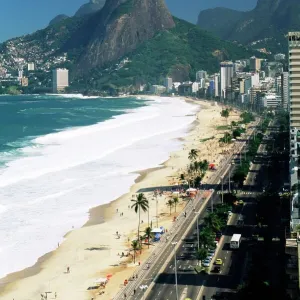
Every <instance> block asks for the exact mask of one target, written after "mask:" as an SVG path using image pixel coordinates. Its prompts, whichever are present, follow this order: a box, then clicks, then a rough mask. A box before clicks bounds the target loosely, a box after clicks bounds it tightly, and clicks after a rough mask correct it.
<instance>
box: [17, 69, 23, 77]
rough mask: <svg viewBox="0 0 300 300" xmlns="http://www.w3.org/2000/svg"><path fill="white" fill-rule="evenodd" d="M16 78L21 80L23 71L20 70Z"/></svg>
mask: <svg viewBox="0 0 300 300" xmlns="http://www.w3.org/2000/svg"><path fill="white" fill-rule="evenodd" d="M18 78H19V80H21V79H22V78H23V70H22V69H19V70H18Z"/></svg>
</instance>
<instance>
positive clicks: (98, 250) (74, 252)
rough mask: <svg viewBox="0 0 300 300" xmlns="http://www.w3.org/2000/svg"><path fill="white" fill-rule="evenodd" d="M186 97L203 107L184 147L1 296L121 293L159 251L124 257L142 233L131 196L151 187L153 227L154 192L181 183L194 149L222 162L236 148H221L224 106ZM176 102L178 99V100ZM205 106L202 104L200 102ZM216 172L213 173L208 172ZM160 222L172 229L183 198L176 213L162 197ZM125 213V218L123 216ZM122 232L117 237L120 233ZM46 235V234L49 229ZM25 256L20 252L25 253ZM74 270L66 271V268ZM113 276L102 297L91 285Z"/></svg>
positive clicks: (25, 299) (21, 299)
mask: <svg viewBox="0 0 300 300" xmlns="http://www.w3.org/2000/svg"><path fill="white" fill-rule="evenodd" d="M186 100H187V101H191V102H194V103H195V105H199V104H200V105H201V110H200V111H199V112H198V113H197V117H196V116H195V118H196V120H195V122H194V123H193V124H192V126H191V129H190V131H189V134H188V135H187V136H186V137H179V138H180V139H181V140H182V141H183V147H182V150H180V151H177V152H175V153H171V154H170V158H169V160H168V161H166V162H165V163H164V164H163V165H162V166H161V167H158V168H155V169H149V170H144V171H141V172H139V173H140V177H139V178H138V179H137V180H136V183H135V184H134V185H133V186H132V187H131V190H130V192H129V193H128V194H126V195H123V196H122V197H120V198H119V199H117V200H115V201H113V202H111V203H110V204H108V205H102V206H99V207H96V208H93V209H91V211H90V220H89V221H88V222H87V223H86V224H85V226H83V227H82V228H80V229H76V230H73V231H71V232H69V233H68V234H67V235H66V239H65V241H64V242H63V243H62V244H61V245H59V246H58V248H57V250H56V251H53V252H51V253H49V254H46V255H45V256H43V257H42V258H40V259H39V261H38V262H37V263H36V264H35V265H34V266H33V267H30V268H28V269H25V270H22V271H20V272H17V273H14V274H10V275H9V276H7V277H5V278H3V279H1V280H0V284H1V285H0V298H1V300H12V299H14V300H29V299H30V300H35V299H39V300H40V299H41V294H42V293H43V294H44V293H45V292H50V293H49V294H48V299H54V298H55V293H56V299H62V300H65V299H72V300H85V299H87V300H90V299H91V298H92V297H94V298H95V299H112V298H113V296H114V295H115V294H116V293H117V292H118V290H119V289H120V287H121V286H122V284H123V282H124V280H125V279H128V278H129V277H130V276H131V275H132V274H133V272H134V271H135V270H137V269H138V267H139V266H138V262H143V261H144V260H145V258H146V257H147V256H148V255H149V254H150V253H151V251H153V249H155V245H151V246H150V249H149V250H148V247H147V246H146V245H145V246H144V250H143V252H142V254H141V255H139V256H138V257H137V262H136V264H133V263H132V259H131V257H123V258H121V257H120V254H121V253H122V252H123V253H124V254H127V253H128V251H129V249H130V243H131V240H132V239H134V237H135V236H136V234H137V225H138V217H137V214H136V213H135V212H134V211H133V210H132V209H131V208H130V206H131V205H132V202H131V199H132V197H133V196H134V195H136V194H135V193H138V192H140V191H141V190H142V189H148V190H151V192H145V195H146V197H147V199H148V200H149V205H150V211H149V218H150V222H151V221H152V223H153V226H156V218H155V215H156V201H155V198H154V197H153V192H152V191H153V190H154V189H156V188H160V189H162V190H164V188H163V187H170V186H171V185H173V184H174V183H176V182H178V176H179V175H180V174H181V173H182V172H183V170H184V169H185V168H186V166H187V164H188V163H189V161H188V153H189V151H190V149H197V150H199V158H200V159H207V160H208V161H209V162H214V163H216V165H218V162H219V161H220V159H222V154H221V152H223V151H226V150H228V149H229V148H230V147H231V146H226V147H225V146H223V147H220V146H219V142H218V140H219V138H220V137H222V135H223V134H222V133H223V131H222V130H217V129H216V127H217V126H220V125H226V120H225V119H224V118H222V117H221V116H220V112H221V110H222V108H221V107H220V106H213V105H212V102H206V101H193V100H192V99H186ZM174 101H176V99H174ZM199 108H200V106H199ZM238 119H239V118H238V115H237V113H234V112H232V113H231V116H230V117H229V118H228V120H227V122H228V124H230V122H231V121H233V120H235V121H236V120H238ZM211 174H212V172H209V173H208V175H207V177H206V178H205V179H206V180H207V179H208V176H209V175H211ZM157 199H158V211H159V219H158V222H159V226H164V227H165V228H166V229H170V228H171V226H172V223H173V218H174V216H176V215H178V213H179V212H180V211H181V210H182V208H183V207H184V205H185V202H184V201H182V200H180V203H179V205H178V206H177V212H176V213H175V211H174V208H172V213H171V215H170V213H169V208H168V207H167V205H166V201H167V200H168V199H169V195H167V194H165V195H163V196H159V197H158V198H157ZM121 213H123V215H122V216H120V214H121ZM141 220H143V223H142V224H141V232H142V231H144V230H145V228H146V227H147V226H148V213H142V214H141ZM117 231H118V234H120V238H118V236H117V234H116V232H117ZM45 234H46V233H45ZM20 255H21V254H20ZM68 267H69V268H70V272H69V273H67V272H66V271H67V268H68ZM108 274H110V275H112V276H111V279H110V280H109V282H108V284H107V286H106V288H105V293H104V294H102V295H99V289H90V290H88V288H89V287H92V286H94V285H95V284H94V282H95V280H96V279H98V278H100V277H106V276H107V275H108Z"/></svg>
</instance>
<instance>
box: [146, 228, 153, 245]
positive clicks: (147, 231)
mask: <svg viewBox="0 0 300 300" xmlns="http://www.w3.org/2000/svg"><path fill="white" fill-rule="evenodd" d="M151 231H152V229H151V227H147V228H146V229H145V233H146V236H147V238H148V249H149V246H150V237H151V235H152V232H151Z"/></svg>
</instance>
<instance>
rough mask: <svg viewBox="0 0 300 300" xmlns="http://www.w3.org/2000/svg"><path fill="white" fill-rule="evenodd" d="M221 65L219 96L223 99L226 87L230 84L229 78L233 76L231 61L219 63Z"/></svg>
mask: <svg viewBox="0 0 300 300" xmlns="http://www.w3.org/2000/svg"><path fill="white" fill-rule="evenodd" d="M220 67H221V91H220V94H221V95H220V96H221V97H222V98H223V99H225V98H226V97H227V95H226V88H228V87H230V86H231V79H232V77H233V63H232V61H224V62H221V64H220Z"/></svg>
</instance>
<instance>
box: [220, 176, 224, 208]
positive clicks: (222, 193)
mask: <svg viewBox="0 0 300 300" xmlns="http://www.w3.org/2000/svg"><path fill="white" fill-rule="evenodd" d="M223 179H224V177H223V176H222V177H221V183H222V198H221V199H222V200H221V202H222V204H223V201H224V187H223Z"/></svg>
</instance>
